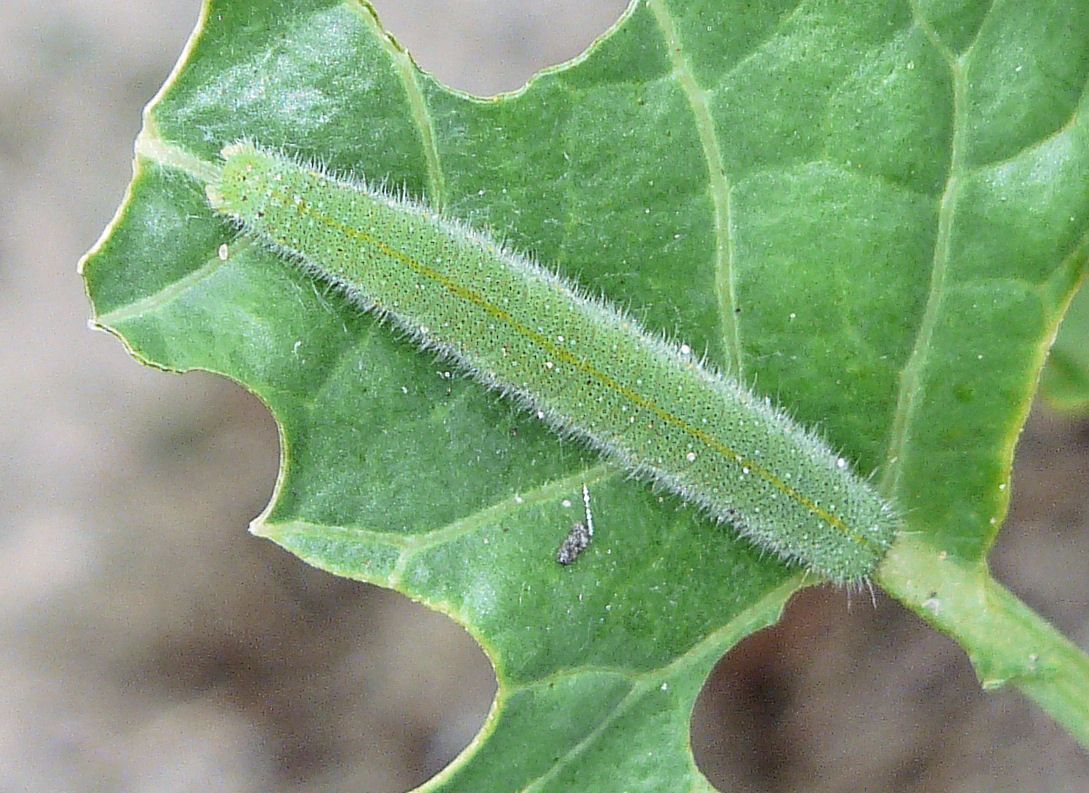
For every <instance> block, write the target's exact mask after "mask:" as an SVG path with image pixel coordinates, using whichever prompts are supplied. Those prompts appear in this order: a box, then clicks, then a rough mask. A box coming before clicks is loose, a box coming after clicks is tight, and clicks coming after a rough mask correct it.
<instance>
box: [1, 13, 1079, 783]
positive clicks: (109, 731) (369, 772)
mask: <svg viewBox="0 0 1089 793" xmlns="http://www.w3.org/2000/svg"><path fill="white" fill-rule="evenodd" d="M238 1H239V2H243V1H244V0H238ZM376 5H377V6H378V9H379V12H380V14H381V15H382V18H383V20H384V22H385V23H386V25H387V27H388V28H389V29H390V30H392V31H393V32H394V33H395V34H396V35H397V36H398V37H399V38H400V39H401V41H403V42H404V43H405V44H406V45H407V46H408V47H409V48H410V50H411V51H412V52H413V53H414V55H415V56H416V58H417V60H418V61H419V62H420V63H421V64H422V65H423V66H424V67H425V68H427V69H429V70H431V71H433V72H435V73H437V74H438V75H439V77H440V78H441V79H443V80H444V81H446V82H447V83H449V84H452V85H454V86H456V87H458V88H462V89H466V90H470V91H473V92H476V93H482V94H487V93H493V92H496V91H499V90H509V89H513V88H516V87H517V86H519V85H520V84H521V83H522V82H523V81H524V80H525V79H526V78H527V77H528V76H529V75H530V74H532V73H533V72H534V71H535V70H537V69H539V68H541V67H544V66H546V65H549V64H552V63H556V62H558V61H561V60H563V59H566V58H568V57H571V56H573V55H575V54H577V53H578V52H580V51H581V50H582V49H583V48H584V47H585V46H586V45H587V44H589V42H590V41H591V40H592V39H593V38H594V37H595V36H596V35H597V34H599V33H600V32H602V31H604V30H605V28H606V27H607V26H608V25H609V24H610V23H611V21H612V20H614V19H615V18H616V16H617V15H618V14H619V13H620V11H621V10H622V7H623V2H622V0H547V2H539V3H534V4H526V3H520V2H515V1H514V0H448V2H436V1H435V0H376ZM198 10H199V8H198V0H142V1H140V2H138V1H137V0H97V1H96V0H58V2H54V3H41V2H31V1H30V0H7V2H5V3H3V4H2V5H0V184H3V185H4V188H5V197H4V200H3V201H2V202H0V212H2V214H3V217H2V226H0V229H2V231H0V309H2V310H0V323H2V325H3V335H2V342H0V361H2V366H3V378H2V380H0V389H2V395H3V400H2V402H0V404H2V405H3V410H2V411H0V433H2V435H0V442H2V448H3V452H2V454H0V559H2V564H3V565H4V570H3V574H2V575H0V603H2V606H0V637H2V638H0V791H4V792H6V791H71V792H72V793H82V792H83V791H87V792H90V791H131V792H133V793H143V792H144V791H189V790H201V789H204V790H214V791H230V792H231V793H247V792H248V791H264V792H266V793H268V792H278V791H283V792H284V793H288V792H293V791H367V792H372V791H373V793H387V792H388V793H393V792H394V791H402V790H407V789H408V788H410V787H412V786H414V785H417V784H420V783H422V782H423V781H425V780H426V779H427V778H428V777H429V776H430V775H432V774H433V773H435V772H436V771H438V770H439V769H441V768H442V767H443V766H444V765H445V764H446V763H447V762H448V761H449V760H450V759H451V758H452V757H453V756H455V755H456V753H457V752H458V751H460V749H462V748H463V747H464V746H465V745H466V744H467V743H468V742H469V741H470V740H471V739H472V736H473V735H474V734H475V732H476V730H477V729H478V727H479V726H480V724H481V723H482V721H483V719H484V717H485V715H486V713H487V710H488V707H489V705H490V702H491V697H492V694H493V692H494V678H493V676H492V673H491V668H490V666H489V665H488V663H487V660H486V659H485V657H484V655H483V654H482V653H481V651H480V650H479V649H478V648H477V646H476V645H475V643H474V642H473V641H472V640H471V639H470V638H469V637H468V636H467V635H466V634H465V633H464V632H463V631H462V630H461V629H460V628H458V627H457V626H455V625H454V624H452V623H451V622H450V621H449V620H447V619H446V618H444V617H441V616H439V615H436V614H433V613H430V612H428V611H427V610H426V609H424V608H422V607H420V606H418V605H414V604H412V603H410V602H408V601H407V600H406V599H405V598H403V597H401V596H400V595H397V594H395V593H391V592H387V591H383V590H379V589H376V588H374V587H368V586H364V585H361V584H356V583H352V582H348V581H342V580H338V579H336V578H334V577H332V576H330V575H327V574H325V573H322V572H319V571H316V570H313V569H310V568H308V567H307V566H306V565H304V564H303V563H302V562H300V561H298V560H296V559H295V558H294V557H291V556H289V555H288V554H286V553H285V552H283V551H280V550H278V549H277V548H276V547H275V546H273V545H272V544H271V543H268V542H266V541H263V540H259V539H256V538H254V537H251V536H250V535H249V534H248V533H247V532H246V530H245V527H246V525H247V523H248V521H249V520H250V519H251V518H253V517H254V516H255V515H256V514H257V513H258V512H260V510H261V508H262V507H263V506H264V504H265V502H266V501H267V499H268V497H269V494H270V492H271V489H272V485H273V482H274V479H275V474H276V457H277V453H278V450H277V441H276V433H275V428H274V426H273V423H272V421H271V419H270V417H269V416H268V414H267V413H266V411H265V410H264V409H263V408H262V407H261V405H260V404H259V403H258V402H257V400H256V399H254V398H252V397H250V396H249V395H247V394H246V393H244V392H243V391H242V390H241V389H240V388H238V387H236V386H234V385H232V384H231V383H228V382H226V381H224V380H222V379H218V378H215V377H212V376H208V375H200V374H192V375H186V376H181V377H179V376H171V375H166V374H162V373H159V372H156V371H153V370H151V369H147V368H144V367H141V366H139V365H137V364H136V363H135V362H134V361H132V360H131V359H129V358H128V356H127V355H126V354H125V352H124V350H123V349H122V347H121V345H120V344H119V343H118V342H117V341H116V340H114V339H111V338H109V337H107V336H105V335H102V334H94V333H91V332H89V331H88V330H87V329H86V324H85V323H86V319H87V316H88V313H89V309H88V305H87V302H86V300H85V298H84V295H83V290H82V285H81V283H80V280H79V279H78V278H77V276H76V273H75V263H76V260H77V259H78V258H79V256H80V254H82V253H83V252H84V251H85V250H86V249H87V248H88V247H90V245H91V244H92V243H93V242H94V240H95V239H96V237H97V236H98V235H99V233H100V232H101V230H102V228H103V227H104V226H105V224H106V223H107V222H108V221H109V219H110V217H111V216H112V214H113V212H114V209H115V208H116V206H117V204H118V203H119V201H120V200H121V197H122V193H123V191H124V188H125V185H126V183H127V182H128V179H129V176H130V161H131V157H132V142H133V139H134V138H135V136H136V134H137V132H138V130H139V125H140V117H139V111H140V108H141V107H142V106H143V104H144V103H145V102H146V101H148V100H149V99H150V98H151V96H152V95H153V94H154V93H155V91H156V90H157V89H158V87H159V85H160V84H161V83H162V81H163V79H164V78H165V77H166V75H167V74H168V72H169V70H170V67H171V65H172V64H173V62H174V60H175V58H176V57H177V55H178V53H179V52H180V51H181V48H182V46H183V44H184V42H185V40H186V38H187V36H188V34H189V31H190V29H191V28H192V26H193V24H194V22H195V20H196V18H197V13H198ZM1087 461H1089V424H1086V423H1078V422H1075V421H1070V420H1064V419H1060V418H1057V417H1055V416H1053V415H1050V414H1048V413H1047V412H1046V411H1045V410H1042V409H1041V410H1038V411H1037V413H1036V415H1035V416H1034V418H1033V420H1032V421H1031V422H1030V425H1029V429H1028V431H1027V432H1026V435H1025V437H1024V438H1023V439H1022V442H1021V446H1020V448H1019V451H1018V461H1017V470H1016V476H1015V482H1014V493H1015V496H1014V505H1013V510H1012V514H1011V516H1010V519H1009V521H1008V522H1007V526H1006V528H1005V530H1004V532H1003V536H1002V539H1001V541H1000V543H999V547H998V549H997V551H996V553H995V555H994V560H993V563H994V567H995V569H996V570H997V572H998V575H999V577H1000V578H1001V580H1003V581H1004V582H1006V583H1007V584H1008V585H1009V586H1011V587H1012V588H1013V589H1014V590H1015V591H1016V592H1017V593H1018V594H1020V595H1021V596H1022V597H1024V598H1025V599H1026V600H1027V601H1028V602H1029V604H1030V605H1032V606H1033V607H1035V608H1037V609H1038V610H1040V611H1041V612H1042V613H1044V614H1045V615H1047V616H1048V617H1049V618H1051V619H1052V620H1054V621H1055V622H1056V623H1057V624H1058V625H1059V626H1060V627H1061V628H1062V630H1063V631H1064V632H1065V633H1066V634H1067V635H1069V636H1071V637H1073V638H1074V640H1075V641H1077V642H1078V643H1079V644H1081V645H1082V646H1083V647H1086V646H1089V616H1087V614H1089V610H1087V604H1089V575H1086V572H1087V563H1089V531H1087V528H1089V496H1087V493H1089V464H1087ZM692 732H693V743H694V745H695V747H696V752H697V757H698V758H699V761H700V764H701V767H702V768H704V770H705V771H706V773H707V774H708V775H709V776H710V777H711V779H712V780H713V781H714V782H715V783H716V784H717V785H718V786H719V787H720V788H721V789H723V790H730V791H791V790H807V791H859V790H867V791H931V790H941V791H1077V790H1086V789H1089V758H1087V756H1086V754H1084V753H1083V752H1081V751H1080V750H1079V749H1078V748H1077V746H1076V745H1075V744H1074V742H1073V741H1072V740H1071V739H1070V738H1068V737H1067V736H1066V735H1065V734H1064V733H1063V732H1062V731H1061V730H1059V729H1058V728H1057V727H1055V726H1054V725H1053V724H1051V722H1050V721H1049V720H1048V718H1047V717H1046V716H1044V715H1043V714H1041V713H1040V712H1039V711H1037V710H1036V709H1035V708H1034V707H1033V706H1031V705H1029V704H1028V703H1027V702H1026V701H1024V700H1023V699H1022V698H1021V697H1020V696H1019V695H1018V694H1017V693H1016V692H1013V691H1004V692H999V693H995V694H988V695H985V694H983V693H981V692H980V691H979V688H978V686H977V684H976V681H975V678H974V676H973V673H972V670H971V668H970V667H969V665H968V662H967V660H966V658H965V657H964V655H963V654H962V653H961V652H960V651H959V649H958V648H957V647H956V646H955V645H953V644H952V642H950V641H948V640H947V639H945V638H943V637H941V636H938V635H936V634H934V633H933V632H932V631H930V630H929V629H928V628H926V627H925V626H924V625H922V624H921V623H920V622H919V621H918V620H917V619H916V618H914V617H913V616H911V615H910V614H907V613H906V612H905V611H904V610H903V609H902V608H900V607H899V606H898V605H897V604H896V603H894V602H892V601H890V600H888V599H886V598H883V597H880V596H879V598H878V602H877V608H876V609H874V608H873V607H872V606H871V605H870V603H869V602H868V598H861V599H860V598H856V599H855V600H854V602H853V603H850V604H848V602H847V598H846V596H845V595H844V593H842V592H840V591H835V590H830V589H818V590H811V591H808V592H806V593H803V594H802V595H800V596H798V597H797V598H796V599H795V600H794V602H793V603H792V605H791V607H790V609H789V611H788V613H787V615H786V618H785V619H784V620H783V622H782V623H781V624H780V625H779V626H777V627H776V628H774V629H773V630H769V631H765V632H763V633H761V634H759V635H756V636H754V637H751V638H750V639H749V640H747V641H746V642H745V643H744V644H743V645H742V646H740V647H738V648H737V649H736V650H735V651H734V652H732V653H731V654H730V655H729V656H728V657H727V658H726V659H725V660H723V662H722V663H720V665H719V667H718V669H717V670H716V673H715V675H714V676H713V678H712V679H711V681H709V683H708V685H707V687H706V688H705V690H704V693H703V695H702V697H701V700H700V703H699V707H698V708H697V711H696V715H695V717H694V720H693V731H692ZM588 789H589V787H588Z"/></svg>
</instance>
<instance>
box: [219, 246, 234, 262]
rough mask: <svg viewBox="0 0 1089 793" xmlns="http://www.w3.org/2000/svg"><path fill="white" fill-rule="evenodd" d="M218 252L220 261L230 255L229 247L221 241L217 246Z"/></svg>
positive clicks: (225, 259)
mask: <svg viewBox="0 0 1089 793" xmlns="http://www.w3.org/2000/svg"><path fill="white" fill-rule="evenodd" d="M218 254H219V260H220V261H221V262H225V261H227V258H228V257H229V256H230V255H231V249H230V248H228V247H227V243H223V244H222V245H220V246H219V251H218Z"/></svg>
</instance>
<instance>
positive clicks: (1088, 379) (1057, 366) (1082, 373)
mask: <svg viewBox="0 0 1089 793" xmlns="http://www.w3.org/2000/svg"><path fill="white" fill-rule="evenodd" d="M1040 386H1041V388H1042V389H1043V394H1044V397H1045V398H1046V399H1047V401H1048V404H1050V405H1051V406H1052V407H1054V408H1056V409H1058V410H1062V411H1064V412H1067V413H1077V414H1082V415H1084V414H1085V413H1087V412H1089V289H1081V290H1079V292H1078V294H1077V295H1075V297H1074V300H1073V302H1072V303H1071V304H1070V310H1069V311H1067V312H1066V316H1065V317H1064V318H1063V324H1062V327H1061V328H1059V335H1058V337H1057V338H1056V339H1055V344H1054V346H1052V348H1051V355H1050V357H1048V359H1047V366H1046V367H1044V375H1043V379H1042V381H1041V383H1040Z"/></svg>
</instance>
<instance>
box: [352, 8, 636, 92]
mask: <svg viewBox="0 0 1089 793" xmlns="http://www.w3.org/2000/svg"><path fill="white" fill-rule="evenodd" d="M373 5H374V7H375V9H376V10H377V11H378V16H379V18H380V19H381V20H382V24H383V25H384V26H385V27H386V29H387V30H389V31H390V32H391V33H392V34H393V35H394V36H396V37H397V39H398V40H399V41H400V42H401V43H402V44H404V45H405V46H406V47H407V48H408V50H409V52H411V53H412V57H413V58H414V59H415V60H416V62H417V63H419V64H420V66H421V67H422V68H424V69H426V70H427V71H430V72H432V73H433V74H434V75H435V76H436V77H438V78H439V79H440V80H442V81H443V82H445V83H447V84H448V85H450V86H452V87H455V88H459V89H461V90H463V91H469V92H471V93H475V94H479V95H481V96H489V95H492V94H496V93H499V92H500V91H514V90H517V89H518V88H520V87H521V86H522V85H523V84H524V83H525V82H526V80H528V79H529V78H530V77H532V76H533V74H535V73H536V72H538V71H540V70H541V69H544V68H546V67H548V66H552V65H553V64H556V63H562V62H564V61H566V60H569V59H571V58H573V57H575V56H576V55H578V54H579V53H581V52H582V51H583V50H585V49H586V47H588V46H589V45H590V43H591V42H592V41H593V40H594V39H595V38H596V37H597V36H600V35H601V34H602V33H604V32H605V30H606V29H607V28H608V27H609V26H610V25H612V24H613V23H614V22H616V20H617V18H618V17H619V16H620V14H621V13H622V12H623V11H624V8H625V7H626V6H627V2H626V0H597V2H593V3H587V2H585V0H548V2H543V3H533V4H530V5H527V4H523V3H511V2H509V0H474V2H472V3H435V2H433V0H374V3H373ZM421 19H426V20H427V24H426V25H421V24H420V22H419V20H421ZM440 30H441V31H443V35H441V36H436V35H435V32H434V31H440Z"/></svg>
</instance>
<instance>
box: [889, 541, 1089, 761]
mask: <svg viewBox="0 0 1089 793" xmlns="http://www.w3.org/2000/svg"><path fill="white" fill-rule="evenodd" d="M876 579H877V582H878V583H879V584H880V585H881V587H882V588H883V589H884V590H885V591H886V592H888V593H889V594H890V595H892V596H893V597H895V598H897V599H898V600H899V601H900V602H902V603H903V604H904V605H906V606H907V607H908V608H910V609H911V610H913V611H914V612H916V613H917V614H919V615H920V616H921V617H922V618H923V619H925V620H926V621H927V622H929V623H930V624H931V625H933V626H934V627H935V628H937V629H938V630H940V631H942V632H943V633H945V634H946V635H948V636H950V637H951V638H953V639H954V640H955V641H956V642H957V643H959V644H960V645H961V646H962V647H963V648H964V649H965V650H966V651H967V653H968V657H969V658H970V659H971V661H972V665H973V666H974V667H975V669H976V674H977V675H978V677H979V680H980V683H981V684H982V686H983V688H984V689H994V688H998V687H999V686H1002V685H1004V684H1005V683H1013V684H1014V685H1015V686H1017V687H1018V688H1019V689H1021V691H1023V692H1024V693H1025V694H1026V695H1027V696H1028V697H1029V698H1031V699H1032V700H1034V701H1035V702H1036V703H1037V704H1038V705H1039V706H1040V707H1041V708H1043V709H1044V710H1045V711H1046V712H1047V713H1049V714H1050V715H1051V716H1052V718H1054V719H1055V720H1056V721H1057V722H1059V723H1060V724H1061V725H1063V727H1065V728H1066V729H1067V731H1069V732H1070V734H1071V735H1073V736H1074V738H1076V739H1077V740H1078V742H1080V743H1081V745H1082V746H1084V747H1085V748H1086V749H1089V656H1087V655H1086V653H1085V652H1084V651H1082V650H1081V649H1080V648H1079V647H1078V646H1077V645H1075V644H1074V643H1073V642H1071V641H1070V640H1069V639H1067V638H1066V637H1065V636H1063V635H1062V634H1061V633H1059V632H1058V631H1057V630H1056V629H1055V628H1054V627H1053V626H1052V625H1051V624H1050V623H1048V622H1047V621H1046V620H1045V619H1044V618H1043V617H1041V616H1040V615H1039V614H1037V613H1036V612H1034V611H1033V610H1032V609H1030V608H1029V607H1028V606H1026V605H1025V604H1024V603H1023V602H1022V601H1021V600H1020V599H1018V598H1017V596H1016V595H1014V594H1013V593H1012V592H1010V591H1009V590H1008V589H1006V588H1005V587H1003V586H1002V585H1001V584H999V583H998V582H997V581H995V579H994V578H993V577H992V576H991V573H990V570H988V569H987V566H986V564H985V563H979V564H972V563H968V562H965V561H963V560H958V559H954V558H953V557H952V556H951V555H948V554H945V553H944V552H942V551H940V550H938V549H936V548H934V547H933V546H932V545H930V544H928V543H927V542H926V541H925V540H922V539H919V538H912V537H901V540H900V541H899V542H898V543H897V544H896V546H895V547H894V548H893V549H892V551H891V552H890V553H889V555H888V557H886V559H885V561H884V563H883V564H882V566H881V568H880V570H879V571H878V574H877V576H876Z"/></svg>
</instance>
